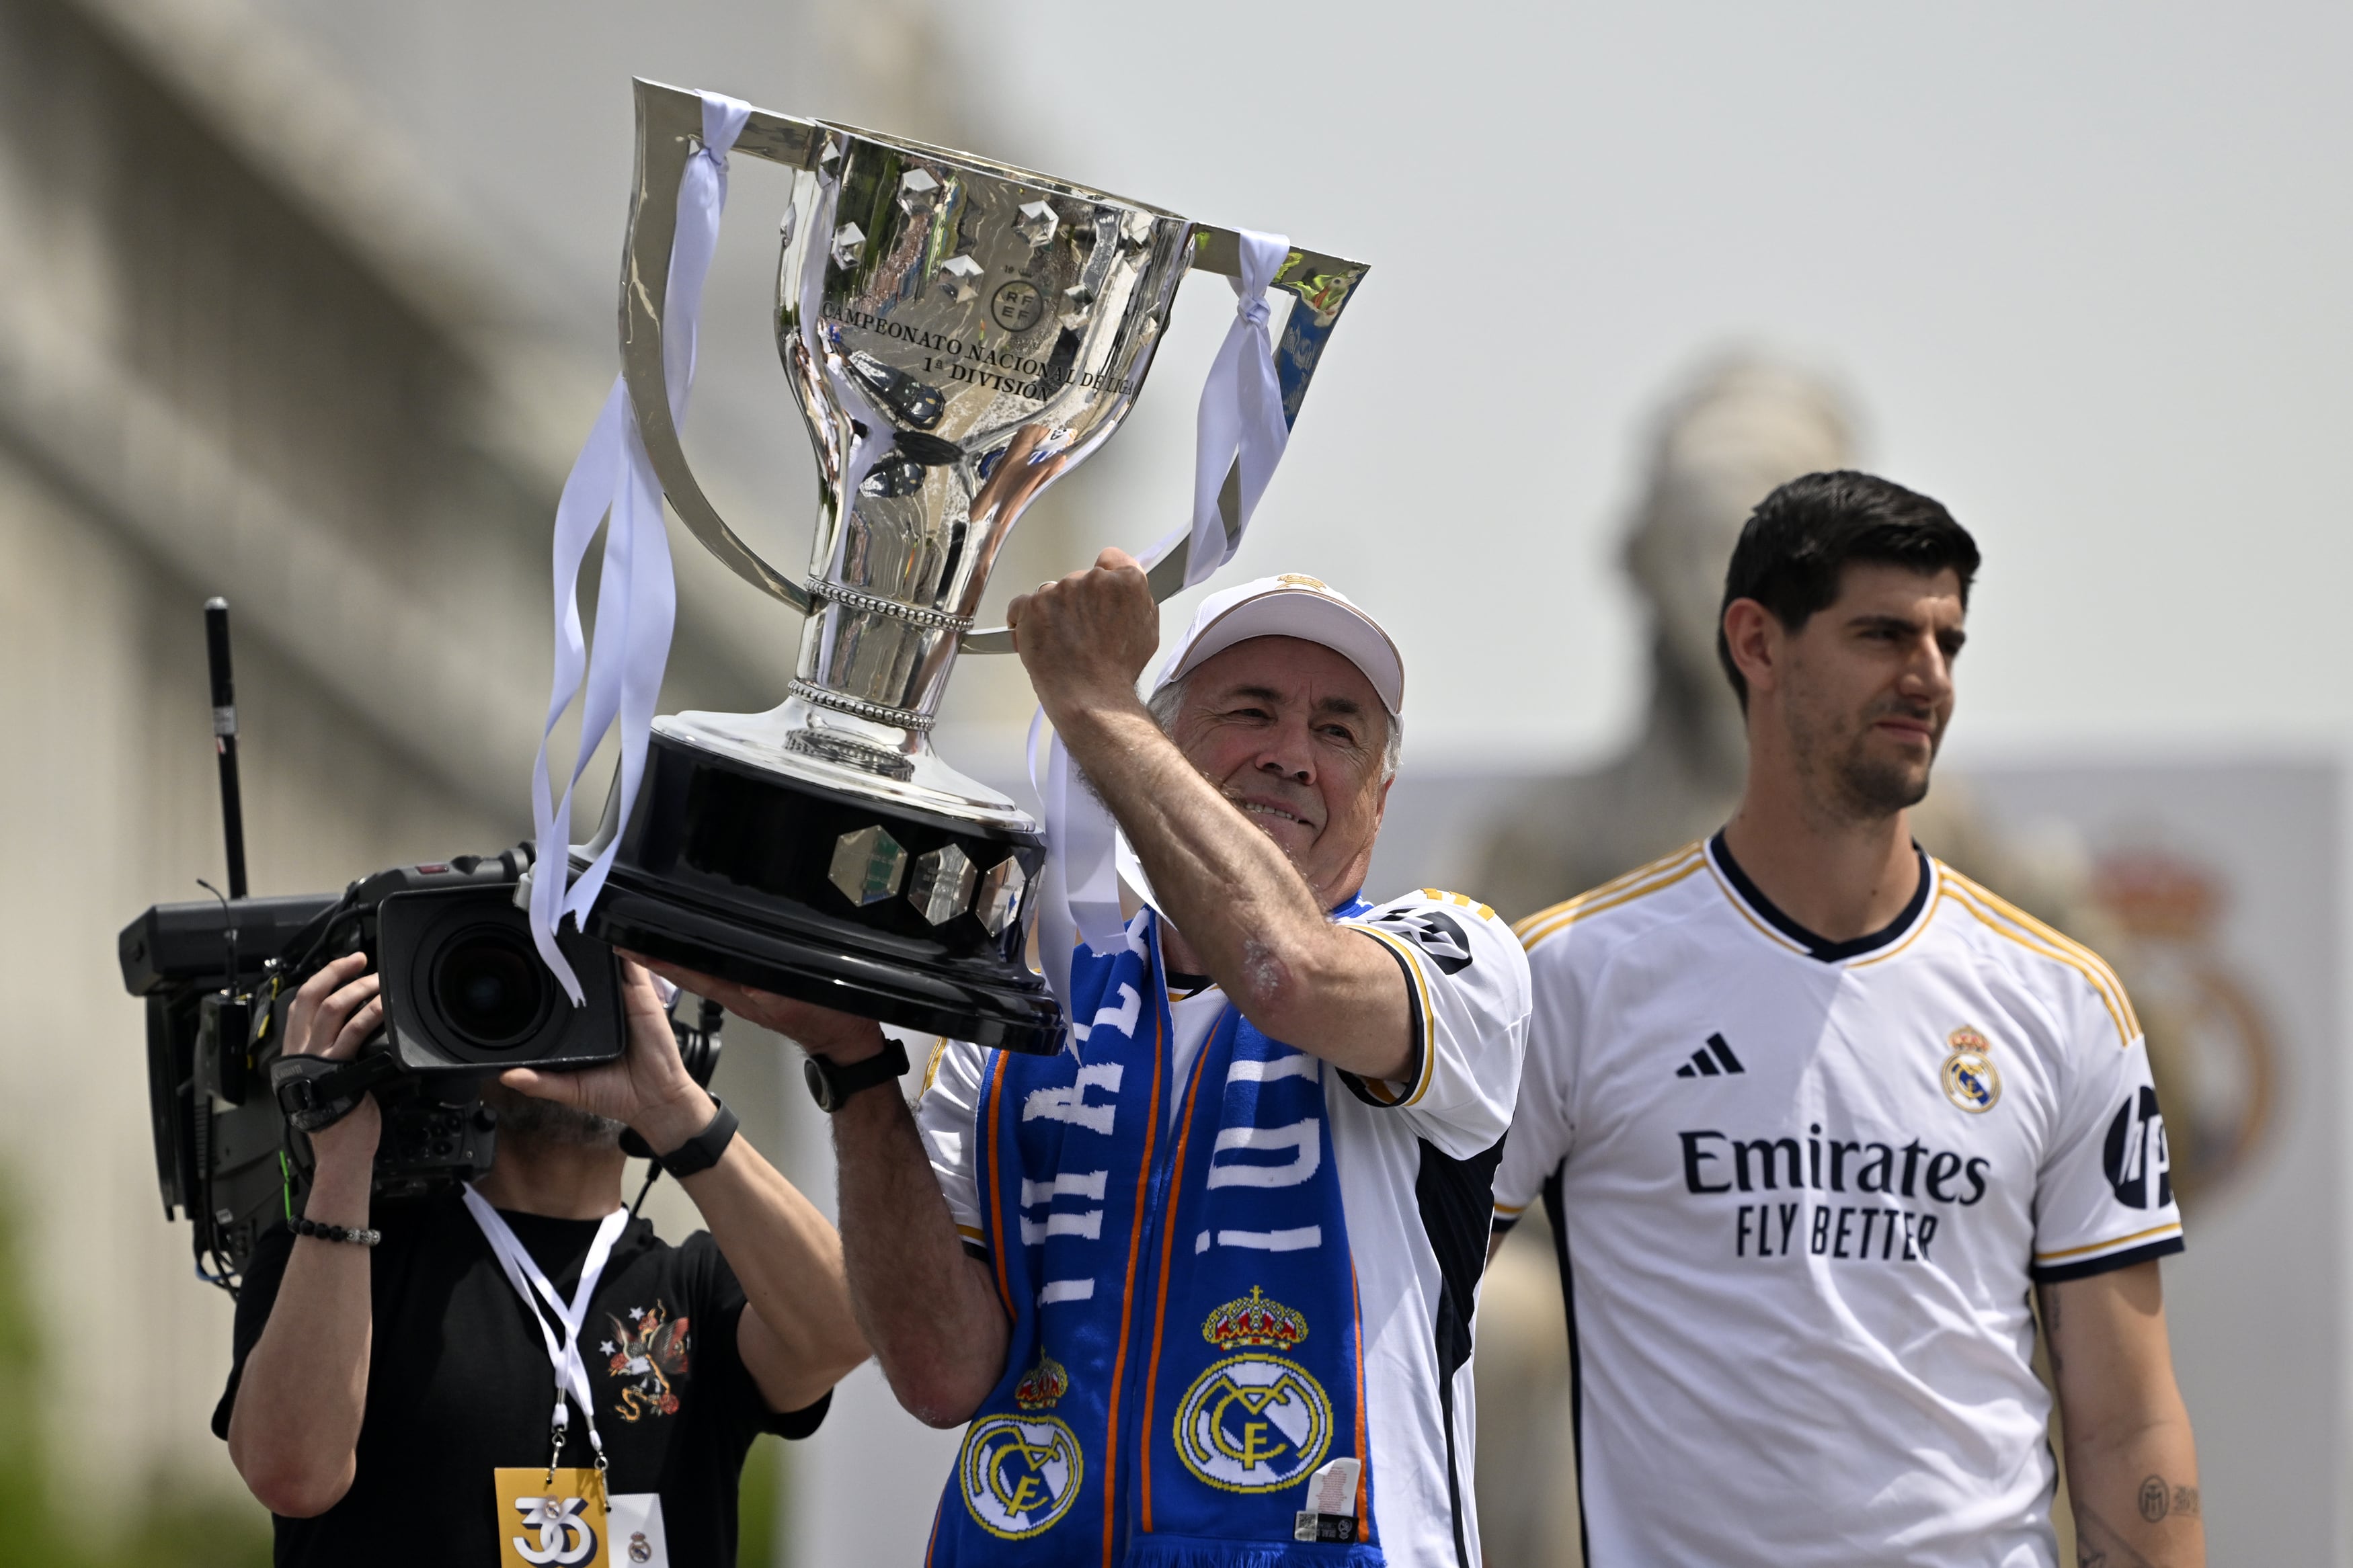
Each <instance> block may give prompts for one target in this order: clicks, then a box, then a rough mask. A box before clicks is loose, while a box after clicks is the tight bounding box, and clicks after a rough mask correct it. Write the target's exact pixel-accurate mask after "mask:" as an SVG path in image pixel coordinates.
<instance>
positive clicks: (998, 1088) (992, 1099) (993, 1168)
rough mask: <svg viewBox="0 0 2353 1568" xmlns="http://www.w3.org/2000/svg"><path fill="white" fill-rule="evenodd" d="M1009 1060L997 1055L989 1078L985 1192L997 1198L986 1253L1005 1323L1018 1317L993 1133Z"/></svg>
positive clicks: (1003, 1194) (995, 1133) (997, 1124)
mask: <svg viewBox="0 0 2353 1568" xmlns="http://www.w3.org/2000/svg"><path fill="white" fill-rule="evenodd" d="M1011 1059H1012V1058H1009V1057H1008V1056H1007V1055H1006V1054H1005V1053H1004V1052H1003V1051H999V1052H997V1070H996V1071H995V1072H993V1073H991V1074H990V1075H989V1079H988V1100H987V1105H988V1190H989V1191H990V1192H991V1193H992V1194H995V1195H996V1198H997V1245H996V1246H995V1247H991V1248H989V1251H990V1252H991V1253H993V1254H995V1258H994V1261H995V1262H996V1264H997V1300H998V1301H999V1302H1000V1303H1001V1304H1002V1305H1003V1306H1004V1308H1005V1316H1006V1317H1007V1319H1008V1320H1014V1319H1018V1318H1019V1317H1020V1315H1021V1314H1019V1313H1018V1312H1016V1311H1015V1310H1013V1287H1011V1286H1010V1285H1008V1284H1007V1283H1006V1282H1005V1252H1006V1247H1008V1242H1007V1241H1006V1239H1005V1236H1006V1231H1005V1184H1004V1183H1002V1182H1000V1181H998V1180H997V1127H998V1126H999V1125H1000V1124H1001V1122H1002V1121H1003V1118H1002V1117H1000V1116H999V1115H998V1114H997V1111H998V1110H999V1109H1000V1105H999V1101H1000V1100H1002V1099H1003V1098H1004V1094H1005V1064H1006V1063H1007V1062H1008V1061H1009V1060H1011Z"/></svg>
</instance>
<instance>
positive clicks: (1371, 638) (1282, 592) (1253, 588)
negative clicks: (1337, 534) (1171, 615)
mask: <svg viewBox="0 0 2353 1568" xmlns="http://www.w3.org/2000/svg"><path fill="white" fill-rule="evenodd" d="M1252 637H1300V638H1303V639H1304V640H1305V641H1308V642H1314V643H1322V644H1323V645H1324V647H1328V648H1330V649H1331V650H1332V651H1333V652H1335V653H1336V654H1338V655H1339V656H1340V657H1341V658H1345V659H1346V660H1347V661H1348V662H1349V663H1350V664H1353V665H1355V666H1356V668H1358V669H1359V670H1362V671H1363V672H1364V676H1365V679H1366V680H1369V681H1371V682H1372V683H1373V689H1374V690H1375V691H1376V692H1377V693H1379V695H1380V699H1381V706H1383V707H1384V708H1387V709H1388V710H1389V712H1390V714H1391V715H1392V716H1402V715H1403V714H1404V712H1405V660H1404V659H1403V658H1401V657H1399V656H1398V649H1397V644H1396V643H1394V642H1392V641H1390V640H1389V634H1388V633H1387V632H1385V631H1383V630H1381V625H1380V623H1379V622H1378V621H1376V620H1375V619H1373V617H1372V616H1368V615H1366V614H1365V612H1364V611H1362V610H1360V609H1358V608H1357V607H1356V604H1355V603H1354V602H1353V601H1352V600H1350V599H1349V597H1348V595H1345V594H1343V593H1342V592H1340V590H1339V589H1337V588H1335V587H1333V586H1332V585H1331V584H1328V583H1325V582H1324V581H1323V580H1322V579H1321V578H1316V577H1310V576H1308V575H1306V574H1303V573H1299V572H1284V573H1282V574H1279V575H1277V576H1273V577H1261V578H1259V579H1258V580H1257V581H1255V582H1251V583H1244V584H1241V585H1240V586H1239V587H1234V588H1228V589H1226V590H1225V591H1224V592H1223V593H1219V594H1212V595H1209V596H1208V598H1206V599H1204V600H1202V601H1201V607H1200V609H1199V610H1198V611H1196V612H1195V613H1194V616H1193V624H1192V625H1191V626H1187V627H1186V628H1185V635H1184V636H1183V637H1180V638H1178V639H1177V642H1176V649H1175V651H1174V652H1172V653H1171V654H1170V655H1169V657H1168V662H1167V663H1166V664H1165V665H1163V666H1162V667H1161V670H1160V674H1159V677H1158V678H1157V679H1155V680H1154V681H1153V683H1152V689H1154V690H1155V691H1157V690H1159V689H1161V688H1162V687H1164V686H1166V685H1167V684H1168V683H1169V682H1170V681H1172V680H1181V679H1184V678H1185V677H1186V676H1187V675H1190V674H1192V673H1193V671H1194V670H1195V669H1197V668H1199V667H1200V665H1201V663H1202V661H1204V660H1205V659H1208V658H1210V657H1212V656H1213V655H1216V654H1220V653H1223V652H1224V651H1225V650H1226V649H1228V648H1229V647H1233V646H1234V645H1235V644H1236V643H1238V642H1247V641H1249V640H1250V638H1252Z"/></svg>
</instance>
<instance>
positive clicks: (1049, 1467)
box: [956, 1351, 1086, 1541]
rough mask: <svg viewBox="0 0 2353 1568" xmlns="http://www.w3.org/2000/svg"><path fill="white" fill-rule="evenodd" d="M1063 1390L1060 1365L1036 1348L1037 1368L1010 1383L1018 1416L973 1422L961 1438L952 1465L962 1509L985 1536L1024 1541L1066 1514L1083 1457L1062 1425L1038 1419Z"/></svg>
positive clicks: (1066, 1377)
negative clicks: (960, 1489) (959, 1450)
mask: <svg viewBox="0 0 2353 1568" xmlns="http://www.w3.org/2000/svg"><path fill="white" fill-rule="evenodd" d="M1070 1389H1071V1377H1070V1373H1068V1372H1067V1371H1065V1370H1064V1369H1063V1367H1062V1364H1061V1363H1060V1362H1058V1361H1056V1360H1055V1359H1054V1358H1053V1357H1052V1356H1050V1355H1048V1354H1046V1353H1045V1352H1043V1351H1040V1352H1039V1353H1038V1364H1037V1365H1036V1366H1033V1367H1031V1368H1030V1369H1029V1371H1028V1372H1026V1373H1022V1375H1021V1381H1020V1382H1018V1383H1017V1384H1014V1386H1013V1401H1014V1403H1015V1404H1016V1405H1019V1406H1020V1408H1021V1414H1019V1415H993V1416H990V1417H989V1418H988V1419H987V1420H985V1421H976V1422H974V1423H973V1425H972V1428H971V1430H970V1431H968V1432H966V1433H965V1439H964V1457H963V1458H962V1460H961V1461H960V1462H959V1463H958V1465H957V1467H956V1472H957V1476H958V1479H960V1480H961V1481H962V1482H963V1485H964V1501H965V1507H966V1508H968V1509H970V1510H972V1517H973V1518H974V1520H976V1521H978V1523H979V1525H980V1527H981V1528H982V1529H983V1530H986V1531H988V1532H989V1533H990V1534H991V1535H994V1536H997V1537H999V1538H1001V1539H1003V1540H1006V1541H1026V1540H1028V1539H1029V1537H1030V1536H1033V1535H1038V1534H1040V1533H1042V1532H1044V1531H1048V1530H1050V1529H1052V1528H1053V1527H1054V1526H1055V1525H1056V1524H1058V1523H1060V1521H1061V1518H1062V1516H1063V1515H1064V1514H1066V1513H1068V1512H1070V1511H1071V1502H1072V1501H1073V1500H1076V1499H1077V1497H1078V1495H1079V1486H1080V1483H1081V1482H1082V1480H1083V1479H1085V1472H1086V1464H1085V1460H1084V1458H1082V1455H1081V1454H1080V1451H1079V1440H1078V1438H1077V1436H1075V1435H1073V1434H1072V1432H1071V1429H1070V1427H1069V1426H1065V1425H1063V1423H1062V1422H1060V1420H1058V1419H1056V1418H1055V1417H1054V1416H1051V1415H1047V1414H1045V1412H1047V1411H1048V1410H1050V1409H1052V1408H1053V1405H1054V1402H1055V1401H1056V1400H1058V1399H1060V1398H1061V1397H1062V1395H1063V1394H1067V1393H1069V1392H1070Z"/></svg>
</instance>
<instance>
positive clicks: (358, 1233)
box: [286, 1219, 384, 1247]
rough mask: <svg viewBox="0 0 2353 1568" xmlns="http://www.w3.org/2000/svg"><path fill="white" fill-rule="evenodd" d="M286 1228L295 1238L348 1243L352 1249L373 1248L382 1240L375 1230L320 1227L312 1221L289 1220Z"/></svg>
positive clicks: (340, 1226)
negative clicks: (307, 1237)
mask: <svg viewBox="0 0 2353 1568" xmlns="http://www.w3.org/2000/svg"><path fill="white" fill-rule="evenodd" d="M286 1228H287V1229H289V1230H290V1231H292V1232H293V1233H294V1234H295V1235H297V1236H310V1237H317V1238H318V1239H319V1240H321V1241H342V1242H348V1243H349V1244H351V1245H352V1246H353V1247H374V1246H375V1244H376V1243H377V1242H379V1241H382V1240H383V1239H384V1233H383V1232H382V1231H377V1230H360V1229H358V1228H356V1227H354V1226H348V1225H321V1224H320V1223H319V1222H318V1221H317V1220H312V1219H290V1220H288V1221H287V1222H286Z"/></svg>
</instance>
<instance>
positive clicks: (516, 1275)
mask: <svg viewBox="0 0 2353 1568" xmlns="http://www.w3.org/2000/svg"><path fill="white" fill-rule="evenodd" d="M466 1212H467V1213H469V1214H470V1215H473V1216H474V1223H475V1224H476V1225H478V1226H481V1228H482V1235H483V1237H485V1238H486V1239H487V1240H488V1241H489V1242H490V1244H491V1252H493V1253H494V1254H496V1255H497V1257H498V1260H499V1267H500V1268H503V1269H504V1270H505V1271H506V1277H507V1283H508V1284H510V1285H512V1286H513V1287H514V1288H515V1294H516V1295H518V1296H521V1297H522V1304H523V1306H524V1308H525V1309H527V1310H529V1311H530V1313H531V1321H533V1322H534V1323H537V1324H538V1325H539V1337H540V1338H541V1340H542V1341H543V1342H545V1343H546V1345H547V1360H548V1364H549V1365H550V1366H552V1367H553V1368H554V1371H555V1413H554V1415H552V1416H550V1417H549V1421H548V1447H549V1453H548V1459H547V1473H548V1484H549V1485H550V1486H553V1485H554V1477H555V1463H556V1461H557V1460H558V1459H560V1458H563V1456H564V1435H565V1430H566V1429H567V1428H568V1427H570V1426H571V1425H572V1412H571V1411H570V1410H569V1409H568V1408H567V1407H566V1405H565V1395H566V1394H569V1395H570V1396H571V1398H572V1400H573V1402H574V1403H576V1404H577V1405H579V1406H580V1415H581V1416H582V1418H583V1419H585V1420H586V1422H587V1423H588V1447H589V1448H590V1449H591V1450H592V1451H593V1452H594V1453H595V1454H596V1474H597V1478H598V1479H599V1480H600V1481H601V1480H602V1479H603V1477H604V1474H605V1444H604V1441H603V1439H601V1438H599V1437H598V1436H596V1398H595V1396H594V1395H593V1394H590V1393H589V1390H588V1367H587V1363H586V1362H584V1361H582V1360H581V1359H580V1325H581V1324H582V1323H583V1322H584V1321H586V1319H587V1317H588V1303H589V1300H590V1299H591V1298H593V1297H594V1296H595V1295H596V1281H597V1280H598V1279H600V1278H601V1277H602V1276H603V1274H604V1272H605V1263H606V1260H607V1259H608V1258H611V1257H612V1255H613V1244H614V1243H615V1242H616V1241H617V1240H619V1239H620V1236H621V1231H622V1230H623V1228H624V1227H626V1226H628V1223H629V1211H628V1210H627V1209H615V1210H614V1211H613V1212H612V1213H611V1214H608V1215H606V1216H605V1218H604V1221H603V1223H602V1224H600V1225H598V1226H597V1227H596V1239H595V1240H594V1241H592V1242H590V1243H589V1244H588V1256H587V1257H586V1258H583V1259H582V1260H581V1264H580V1288H579V1289H577V1290H575V1291H574V1292H573V1296H572V1300H569V1301H566V1300H565V1299H564V1298H563V1297H562V1296H560V1295H558V1294H556V1289H555V1287H554V1285H552V1284H550V1283H549V1282H548V1279H547V1276H546V1275H545V1274H544V1273H543V1272H541V1270H540V1267H539V1265H538V1264H537V1263H536V1262H534V1261H533V1259H532V1256H531V1253H530V1252H529V1251H528V1250H527V1249H526V1248H525V1247H523V1244H522V1242H520V1241H518V1240H516V1239H515V1233H514V1232H513V1231H512V1229H511V1228H509V1227H508V1225H507V1222H506V1220H505V1219H504V1218H503V1217H502V1216H501V1215H500V1213H499V1211H498V1210H496V1209H494V1208H492V1207H491V1205H490V1203H489V1201H488V1200H486V1199H485V1198H484V1197H483V1196H482V1194H480V1193H478V1192H476V1191H475V1190H474V1189H473V1188H472V1187H471V1186H469V1187H468V1188H467V1189H466ZM534 1291H536V1292H537V1293H538V1300H533V1292H534ZM541 1300H544V1301H545V1302H546V1303H547V1309H548V1311H547V1312H543V1311H542V1310H540V1307H539V1302H540V1301H541ZM548 1312H553V1313H554V1314H555V1318H556V1321H557V1322H559V1323H561V1324H562V1325H563V1327H564V1337H563V1338H562V1339H560V1340H559V1339H557V1338H556V1335H555V1329H554V1325H552V1324H550V1323H549V1322H548V1321H547V1318H548ZM608 1495H609V1494H608Z"/></svg>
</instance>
